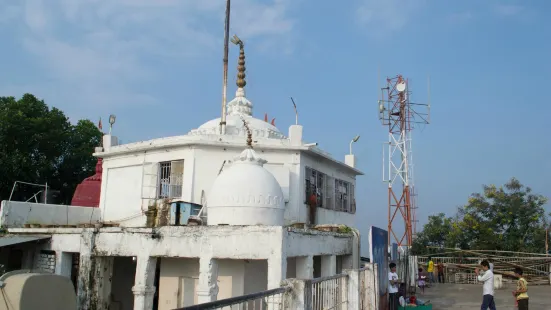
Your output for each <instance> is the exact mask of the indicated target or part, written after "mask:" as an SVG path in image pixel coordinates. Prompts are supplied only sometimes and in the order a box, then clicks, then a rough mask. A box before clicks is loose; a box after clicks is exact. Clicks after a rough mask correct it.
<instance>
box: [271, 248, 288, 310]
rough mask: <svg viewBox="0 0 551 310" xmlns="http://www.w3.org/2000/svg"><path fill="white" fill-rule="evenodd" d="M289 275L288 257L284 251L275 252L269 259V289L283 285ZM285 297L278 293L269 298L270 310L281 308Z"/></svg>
mask: <svg viewBox="0 0 551 310" xmlns="http://www.w3.org/2000/svg"><path fill="white" fill-rule="evenodd" d="M286 277H287V257H286V256H285V255H283V252H275V253H274V254H273V255H272V257H270V258H269V259H268V289H269V290H271V289H274V288H278V287H281V285H282V284H283V281H284V280H285V278H286ZM282 302H283V299H282V298H281V296H279V295H276V296H272V297H270V298H269V301H268V310H276V309H281V304H282Z"/></svg>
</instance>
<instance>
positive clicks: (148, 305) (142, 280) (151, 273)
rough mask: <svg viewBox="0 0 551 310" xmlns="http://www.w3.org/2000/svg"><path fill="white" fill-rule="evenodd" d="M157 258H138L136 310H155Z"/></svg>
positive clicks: (134, 288)
mask: <svg viewBox="0 0 551 310" xmlns="http://www.w3.org/2000/svg"><path fill="white" fill-rule="evenodd" d="M156 267H157V258H156V257H150V256H149V255H147V256H146V255H143V256H138V257H137V258H136V277H135V278H134V286H133V287H132V292H133V293H134V310H151V309H153V297H154V295H155V290H156V288H155V285H154V284H155V271H156Z"/></svg>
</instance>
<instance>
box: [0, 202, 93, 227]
mask: <svg viewBox="0 0 551 310" xmlns="http://www.w3.org/2000/svg"><path fill="white" fill-rule="evenodd" d="M100 214H101V210H100V209H98V208H91V207H76V206H64V205H51V204H43V203H31V202H20V201H6V200H4V201H2V206H1V209H0V223H1V225H2V227H5V228H9V227H23V225H24V224H42V225H78V224H89V223H92V224H93V223H96V222H98V221H99V219H100Z"/></svg>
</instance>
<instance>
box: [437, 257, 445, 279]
mask: <svg viewBox="0 0 551 310" xmlns="http://www.w3.org/2000/svg"><path fill="white" fill-rule="evenodd" d="M436 269H437V270H438V283H444V264H442V262H438V263H437V264H436Z"/></svg>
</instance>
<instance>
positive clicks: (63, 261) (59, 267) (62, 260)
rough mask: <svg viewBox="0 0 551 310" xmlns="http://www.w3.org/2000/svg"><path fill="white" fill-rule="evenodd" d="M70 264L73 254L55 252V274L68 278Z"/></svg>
mask: <svg viewBox="0 0 551 310" xmlns="http://www.w3.org/2000/svg"><path fill="white" fill-rule="evenodd" d="M72 264H73V253H69V252H62V251H56V252H55V274H58V275H61V276H65V277H68V278H70V277H71V267H72Z"/></svg>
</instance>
